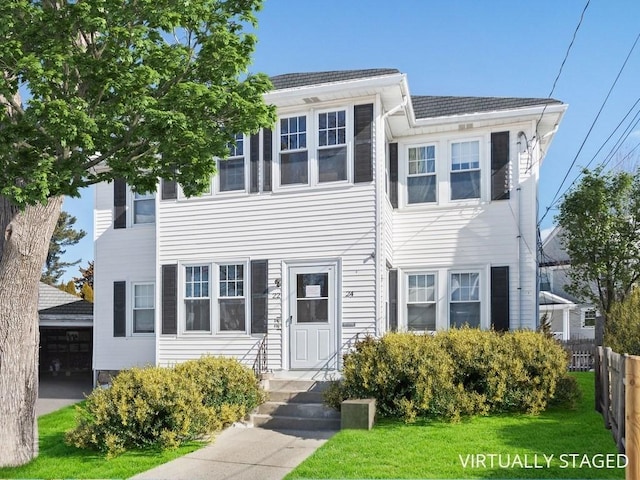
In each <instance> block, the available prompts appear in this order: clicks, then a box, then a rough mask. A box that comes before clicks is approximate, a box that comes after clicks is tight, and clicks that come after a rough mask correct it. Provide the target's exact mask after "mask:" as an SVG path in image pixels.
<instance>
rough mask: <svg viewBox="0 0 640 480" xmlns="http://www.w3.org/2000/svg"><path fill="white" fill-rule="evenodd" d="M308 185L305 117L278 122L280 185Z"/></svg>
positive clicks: (284, 119) (283, 119)
mask: <svg viewBox="0 0 640 480" xmlns="http://www.w3.org/2000/svg"><path fill="white" fill-rule="evenodd" d="M308 183H309V162H308V152H307V117H306V116H304V115H303V116H300V117H289V118H282V119H281V120H280V184H281V185H296V184H305V185H306V184H308Z"/></svg>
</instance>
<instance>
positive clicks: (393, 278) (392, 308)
mask: <svg viewBox="0 0 640 480" xmlns="http://www.w3.org/2000/svg"><path fill="white" fill-rule="evenodd" d="M389 330H391V331H392V332H397V331H398V270H395V269H392V270H389Z"/></svg>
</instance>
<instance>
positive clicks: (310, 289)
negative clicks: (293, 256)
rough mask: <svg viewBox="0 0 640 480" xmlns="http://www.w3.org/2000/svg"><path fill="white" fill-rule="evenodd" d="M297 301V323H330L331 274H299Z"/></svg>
mask: <svg viewBox="0 0 640 480" xmlns="http://www.w3.org/2000/svg"><path fill="white" fill-rule="evenodd" d="M296 303H297V306H296V314H297V315H296V321H297V323H329V274H328V273H300V274H298V275H297V285H296Z"/></svg>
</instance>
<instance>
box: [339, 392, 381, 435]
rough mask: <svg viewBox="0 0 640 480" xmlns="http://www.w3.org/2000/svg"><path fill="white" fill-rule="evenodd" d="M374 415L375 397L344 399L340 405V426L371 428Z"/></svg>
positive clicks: (343, 427)
mask: <svg viewBox="0 0 640 480" xmlns="http://www.w3.org/2000/svg"><path fill="white" fill-rule="evenodd" d="M375 416H376V399H375V398H357V399H353V400H345V401H344V402H342V404H341V406H340V420H341V422H340V423H341V428H342V429H343V430H344V429H346V428H354V429H361V430H362V429H364V430H371V429H372V428H373V421H374V418H375Z"/></svg>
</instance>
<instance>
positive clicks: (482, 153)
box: [446, 136, 490, 205]
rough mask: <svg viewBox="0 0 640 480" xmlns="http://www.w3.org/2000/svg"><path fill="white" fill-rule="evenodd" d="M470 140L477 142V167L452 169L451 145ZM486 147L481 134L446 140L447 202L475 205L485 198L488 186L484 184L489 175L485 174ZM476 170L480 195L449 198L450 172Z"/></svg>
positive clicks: (450, 192)
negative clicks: (478, 177) (478, 176)
mask: <svg viewBox="0 0 640 480" xmlns="http://www.w3.org/2000/svg"><path fill="white" fill-rule="evenodd" d="M470 142H478V156H479V158H478V164H479V167H478V168H474V169H469V170H453V145H454V144H456V143H470ZM486 148H487V142H486V141H485V137H483V136H471V137H457V138H450V139H449V140H448V142H447V154H446V158H447V162H446V164H447V167H446V168H447V178H446V182H447V187H448V188H447V190H448V194H447V200H448V202H449V203H451V204H455V205H461V204H462V205H464V204H468V205H475V204H477V203H479V202H483V201H485V199H486V198H487V188H488V185H485V184H486V183H487V178H489V177H490V175H488V174H487V168H488V157H489V156H488V154H487V152H486ZM476 171H479V172H480V196H479V197H474V198H460V199H456V200H454V199H452V198H451V194H452V189H451V174H453V173H461V172H476Z"/></svg>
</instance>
